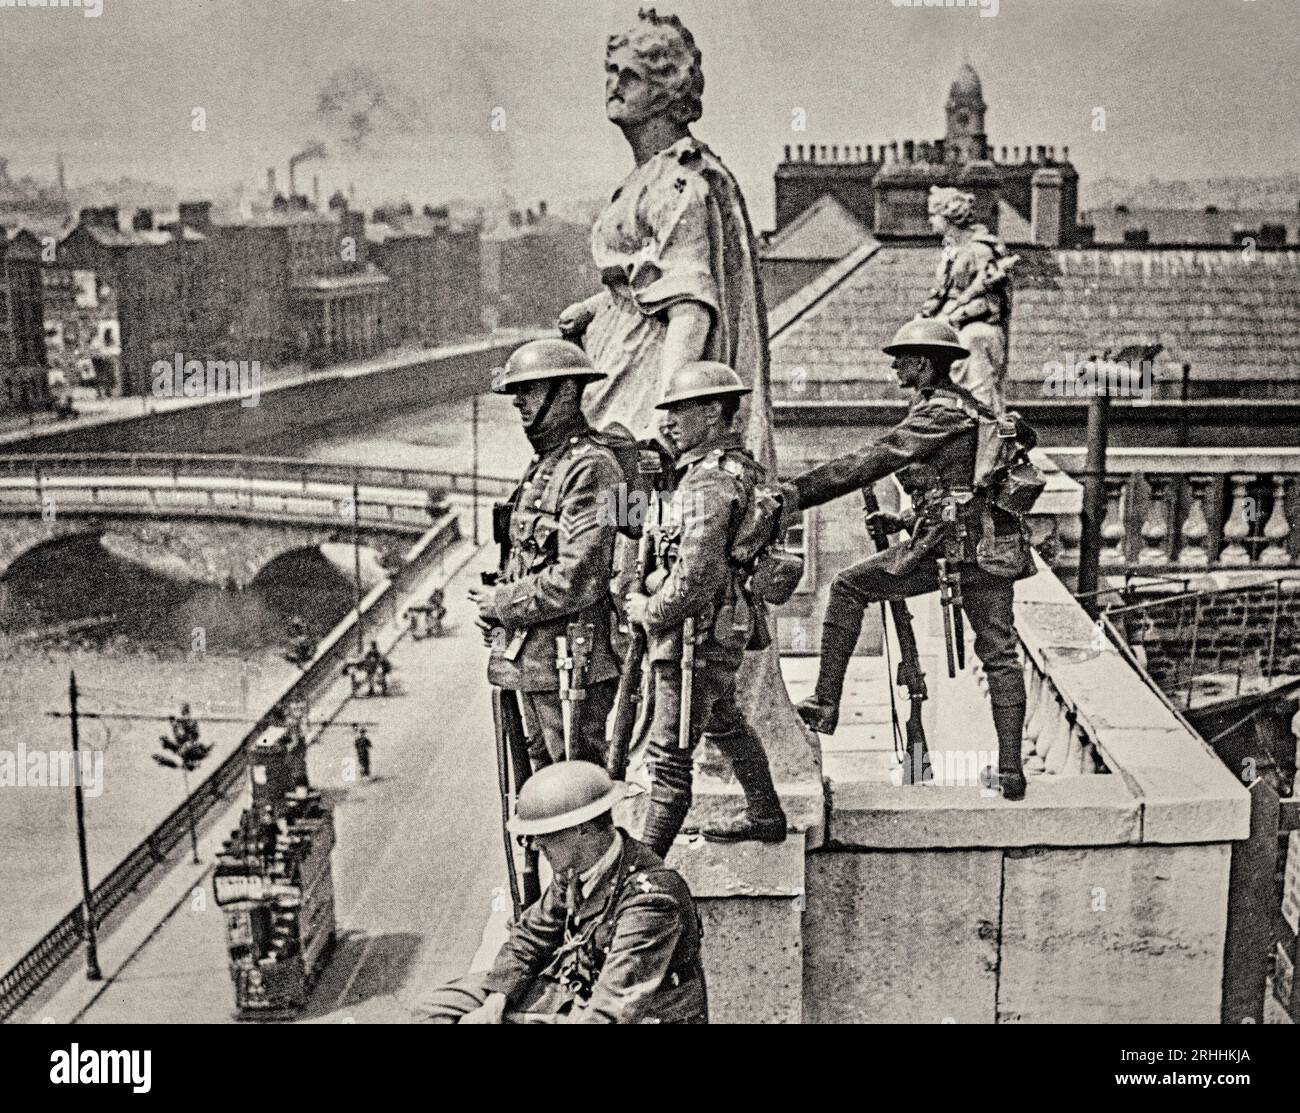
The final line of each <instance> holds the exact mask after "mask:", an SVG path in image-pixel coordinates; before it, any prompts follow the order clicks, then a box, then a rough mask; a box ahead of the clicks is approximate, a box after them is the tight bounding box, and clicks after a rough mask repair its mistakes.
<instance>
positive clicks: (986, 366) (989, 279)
mask: <svg viewBox="0 0 1300 1113" xmlns="http://www.w3.org/2000/svg"><path fill="white" fill-rule="evenodd" d="M974 204H975V198H974V196H973V195H972V194H969V193H963V192H962V191H961V190H959V189H952V188H950V187H943V186H931V187H930V203H929V211H930V227H931V228H933V229H934V230H935V231H936V232H940V233H942V234H943V253H942V255H941V256H940V258H939V267H938V270H937V271H936V272H935V285H934V288H933V289H932V290H931V291H930V296H929V297H928V298H927V299H926V301H925V303H924V304H923V305H922V306H921V310H920V313H919V314H918V316H921V317H938V318H940V319H941V320H944V321H946V322H947V323H948V324H950V325H951V326H952V327H953V328H955V329H956V330H957V334H958V335H959V336H960V337H961V342H962V345H963V346H964V347H966V348H968V349H969V350H970V358H969V359H964V360H961V361H960V362H959V363H955V364H954V365H953V368H952V380H953V382H955V383H956V384H957V385H958V386H961V387H965V388H966V389H967V390H968V391H970V393H971V394H973V395H974V396H975V397H976V398H977V399H978V400H979V401H980V402H983V403H984V405H986V406H988V407H989V408H990V409H992V410H994V411H995V412H996V413H997V414H998V416H999V417H1001V416H1002V414H1004V413H1005V412H1006V398H1005V395H1004V391H1003V386H1004V380H1005V379H1006V375H1007V348H1008V342H1009V333H1010V329H1011V269H1012V268H1013V267H1014V266H1015V265H1016V263H1017V262H1018V261H1019V258H1020V257H1019V256H1018V255H1008V254H1007V249H1006V247H1005V245H1004V244H1003V243H1002V241H1001V240H1000V239H998V237H997V236H996V235H994V234H993V233H992V232H990V231H989V230H988V228H986V227H985V226H984V225H983V224H978V223H976V221H975V217H974V212H973V209H974Z"/></svg>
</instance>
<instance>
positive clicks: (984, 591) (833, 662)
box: [792, 387, 1034, 769]
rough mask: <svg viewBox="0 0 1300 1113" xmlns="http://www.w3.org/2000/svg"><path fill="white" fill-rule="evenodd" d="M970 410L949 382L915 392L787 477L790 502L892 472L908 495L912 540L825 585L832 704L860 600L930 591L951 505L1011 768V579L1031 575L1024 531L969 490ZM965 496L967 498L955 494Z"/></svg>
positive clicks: (1014, 737)
mask: <svg viewBox="0 0 1300 1113" xmlns="http://www.w3.org/2000/svg"><path fill="white" fill-rule="evenodd" d="M978 424H979V417H978V411H977V409H976V407H975V404H974V401H973V399H972V398H971V397H970V395H969V394H967V393H966V392H965V391H962V390H960V389H957V388H944V387H938V388H935V389H926V390H920V391H918V392H917V395H916V398H915V399H914V401H913V403H912V405H911V408H910V409H909V410H908V413H907V416H906V417H905V418H904V419H903V420H902V421H901V422H900V423H899V424H898V425H896V426H894V428H893V429H891V430H889V432H887V433H886V434H885V435H884V436H883V437H881V438H880V439H879V440H878V441H875V442H873V443H871V444H868V445H866V446H865V447H864V448H862V449H860V450H859V451H857V452H853V453H849V454H848V455H845V456H841V457H840V458H838V459H836V460H832V461H830V462H829V463H826V464H822V465H821V466H820V467H816V468H813V469H812V470H811V471H808V472H806V473H804V474H803V475H801V476H800V477H799V478H798V479H796V480H794V481H793V484H792V487H793V489H794V491H795V492H796V498H797V502H798V506H799V508H801V509H806V508H808V507H812V506H820V505H821V504H822V503H825V502H829V501H830V500H831V499H834V498H838V497H839V496H841V495H846V494H849V493H851V492H855V491H858V490H860V489H861V488H863V487H865V486H867V485H869V484H872V483H874V482H875V481H876V480H879V479H883V478H884V477H885V476H887V475H890V474H892V473H897V475H898V480H899V482H900V483H901V484H902V486H903V488H904V490H906V491H907V492H908V494H909V495H910V496H911V497H912V500H913V510H914V513H915V520H914V522H913V523H912V524H911V526H910V528H911V534H912V536H911V540H910V542H909V543H907V544H905V545H896V546H893V547H891V548H889V549H886V550H885V551H884V552H880V553H877V554H875V555H874V556H872V557H868V558H867V559H866V560H864V561H861V562H860V563H858V564H855V565H853V566H852V567H850V568H847V569H845V570H844V571H843V572H841V573H840V574H839V575H837V576H836V577H835V579H834V580H833V581H832V583H831V591H830V600H829V603H828V605H827V608H826V619H825V623H824V625H823V628H822V662H821V668H820V670H819V675H818V681H817V693H816V696H815V697H814V701H815V702H816V703H817V704H820V705H822V706H827V707H835V708H838V705H839V700H840V695H841V691H842V687H843V683H844V672H845V669H846V668H847V666H848V661H849V658H850V657H851V656H852V654H853V650H854V647H855V646H856V644H857V640H858V634H859V633H860V631H861V629H862V616H863V612H864V610H865V608H866V607H867V606H869V605H870V604H872V603H875V602H879V601H882V600H891V599H905V598H909V597H911V596H914V595H924V594H927V593H929V592H932V591H936V590H938V587H939V580H938V560H939V559H940V558H941V557H944V556H945V555H946V543H947V540H948V537H949V531H950V530H952V529H953V528H954V526H955V525H956V524H957V523H952V522H945V520H944V517H945V512H947V513H948V514H949V515H952V514H953V513H954V512H955V514H956V517H957V519H958V521H959V524H960V525H961V526H963V527H964V528H965V532H966V538H965V540H964V542H963V544H962V550H961V554H960V560H959V562H958V568H959V571H960V575H961V585H962V600H963V608H962V609H963V611H964V612H965V614H966V615H967V617H969V619H970V623H971V626H972V627H973V629H974V631H975V652H976V654H977V655H978V656H979V658H980V660H981V661H982V662H983V663H984V671H985V675H986V677H987V679H988V687H989V698H990V702H991V703H992V705H993V717H994V723H995V725H996V727H997V730H998V738H999V741H1000V743H1001V744H1002V745H1000V747H999V748H1000V749H1005V750H1006V751H1007V752H1008V754H1009V753H1011V752H1014V754H1015V755H1016V760H1015V768H1016V769H1019V752H1020V735H1021V731H1022V729H1023V725H1024V715H1025V682H1024V674H1023V670H1022V666H1021V663H1020V657H1019V650H1018V644H1017V642H1018V639H1017V636H1016V631H1015V626H1014V617H1013V613H1012V601H1013V597H1014V587H1013V585H1014V582H1015V581H1016V580H1017V579H1021V578H1023V577H1025V576H1029V575H1032V574H1033V571H1034V565H1033V557H1032V555H1031V553H1030V550H1029V544H1028V539H1027V537H1026V536H1025V532H1024V529H1023V527H1022V525H1021V523H1020V521H1019V519H1017V518H1016V517H1014V516H1013V515H1010V514H1007V513H1004V512H1003V511H1001V510H999V509H997V508H996V507H993V506H991V505H989V504H988V503H987V501H986V499H985V498H984V497H983V495H981V494H974V493H973V492H972V491H971V485H972V478H973V474H974V469H975V456H976V449H977V442H978ZM967 495H969V496H970V497H969V501H964V502H963V501H961V500H963V499H964V498H965V497H966V496H967Z"/></svg>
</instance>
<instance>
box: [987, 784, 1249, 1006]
mask: <svg viewBox="0 0 1300 1113" xmlns="http://www.w3.org/2000/svg"><path fill="white" fill-rule="evenodd" d="M1082 779H1083V780H1088V781H1094V780H1099V779H1101V778H1082ZM1229 852H1230V847H1229V845H1228V844H1227V843H1215V844H1202V845H1197V846H1129V847H1115V848H1090V849H1087V850H1065V849H1062V850H1048V849H1043V850H1025V851H1010V852H1008V853H1007V857H1006V862H1005V865H1004V869H1003V879H1002V893H1003V907H1002V921H1001V924H1002V930H1001V968H1000V976H999V988H998V1021H999V1022H1001V1023H1059V1022H1065V1021H1071V1022H1081V1023H1095V1024H1126V1023H1134V1024H1155V1023H1202V1024H1217V1023H1218V1022H1219V1007H1220V996H1221V984H1222V977H1223V968H1222V964H1223V949H1224V938H1225V933H1226V927H1227V912H1226V910H1227V905H1228V869H1229V860H1230V853H1229Z"/></svg>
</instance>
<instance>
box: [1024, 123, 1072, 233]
mask: <svg viewBox="0 0 1300 1113" xmlns="http://www.w3.org/2000/svg"><path fill="white" fill-rule="evenodd" d="M1040 149H1041V148H1040ZM1064 181H1065V180H1064V177H1063V176H1062V174H1061V172H1060V171H1059V170H1053V169H1049V168H1047V167H1044V168H1043V169H1041V170H1036V171H1034V176H1033V178H1032V179H1031V181H1030V203H1029V226H1030V230H1031V239H1032V241H1033V242H1034V243H1036V244H1042V245H1043V246H1045V247H1057V246H1058V245H1059V244H1060V242H1061V192H1062V188H1063V186H1064Z"/></svg>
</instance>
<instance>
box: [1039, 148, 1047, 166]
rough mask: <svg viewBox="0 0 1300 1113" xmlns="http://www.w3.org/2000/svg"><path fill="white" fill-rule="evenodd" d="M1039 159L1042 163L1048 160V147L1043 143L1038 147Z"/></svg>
mask: <svg viewBox="0 0 1300 1113" xmlns="http://www.w3.org/2000/svg"><path fill="white" fill-rule="evenodd" d="M1037 161H1038V162H1040V163H1045V162H1046V161H1047V148H1046V147H1044V146H1041V145H1040V146H1039V148H1038V159H1037Z"/></svg>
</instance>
